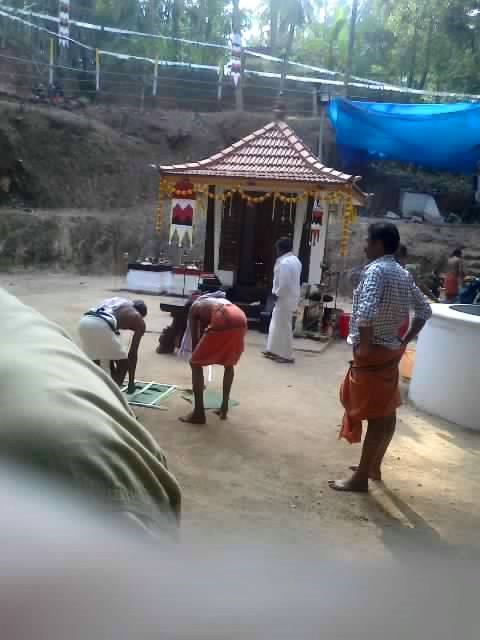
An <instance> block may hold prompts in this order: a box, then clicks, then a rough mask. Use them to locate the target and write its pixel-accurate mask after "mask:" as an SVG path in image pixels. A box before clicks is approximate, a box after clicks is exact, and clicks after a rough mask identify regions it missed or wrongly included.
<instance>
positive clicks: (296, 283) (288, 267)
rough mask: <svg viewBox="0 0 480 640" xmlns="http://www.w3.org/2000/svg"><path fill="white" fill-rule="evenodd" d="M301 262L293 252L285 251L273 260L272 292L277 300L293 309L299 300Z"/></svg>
mask: <svg viewBox="0 0 480 640" xmlns="http://www.w3.org/2000/svg"><path fill="white" fill-rule="evenodd" d="M301 275H302V263H301V262H300V260H299V259H298V258H297V256H295V255H294V254H293V253H291V252H290V253H285V254H284V255H283V256H280V257H279V258H278V259H277V261H276V262H275V267H274V270H273V288H272V293H273V294H274V295H276V296H277V298H278V301H279V302H280V303H281V304H282V305H284V306H285V307H287V308H288V309H289V310H291V311H294V310H295V309H296V308H297V306H298V303H299V301H300V277H301Z"/></svg>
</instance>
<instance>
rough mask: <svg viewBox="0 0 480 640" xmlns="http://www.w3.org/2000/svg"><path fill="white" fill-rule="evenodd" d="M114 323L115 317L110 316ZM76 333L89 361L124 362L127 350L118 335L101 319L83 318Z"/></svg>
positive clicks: (93, 317)
mask: <svg viewBox="0 0 480 640" xmlns="http://www.w3.org/2000/svg"><path fill="white" fill-rule="evenodd" d="M112 317H113V318H114V320H115V322H116V318H115V316H112ZM78 333H79V335H80V340H81V341H82V347H83V350H84V352H85V353H86V354H87V356H88V357H89V358H90V360H100V361H102V360H125V359H126V358H127V357H128V353H127V350H126V348H125V346H124V345H123V344H122V342H121V339H120V336H119V335H118V333H115V331H114V330H113V329H112V327H111V326H110V324H109V323H108V322H106V320H104V319H103V318H98V317H95V316H83V318H82V319H81V320H80V324H79V325H78Z"/></svg>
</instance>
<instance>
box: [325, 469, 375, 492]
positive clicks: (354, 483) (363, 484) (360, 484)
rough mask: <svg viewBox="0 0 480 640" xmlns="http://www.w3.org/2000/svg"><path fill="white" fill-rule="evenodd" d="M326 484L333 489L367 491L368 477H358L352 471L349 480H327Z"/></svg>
mask: <svg viewBox="0 0 480 640" xmlns="http://www.w3.org/2000/svg"><path fill="white" fill-rule="evenodd" d="M328 486H329V487H330V489H333V490H334V491H351V492H355V493H367V492H368V478H364V477H359V476H358V474H356V473H354V474H353V476H352V477H351V478H350V479H349V480H329V481H328Z"/></svg>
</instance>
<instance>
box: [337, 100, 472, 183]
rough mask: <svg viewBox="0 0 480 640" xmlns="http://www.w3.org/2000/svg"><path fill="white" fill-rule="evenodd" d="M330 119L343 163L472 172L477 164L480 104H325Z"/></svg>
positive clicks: (343, 101) (345, 102)
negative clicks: (397, 164) (398, 164)
mask: <svg viewBox="0 0 480 640" xmlns="http://www.w3.org/2000/svg"><path fill="white" fill-rule="evenodd" d="M329 115H330V120H331V121H332V124H333V126H334V128H335V131H336V137H337V144H338V145H340V147H341V150H342V157H343V160H344V162H346V163H347V164H351V163H357V164H358V163H366V162H368V161H369V160H375V159H376V160H378V159H382V158H383V159H389V160H399V161H400V162H406V163H411V164H415V165H418V166H421V167H425V168H430V169H440V170H445V171H450V172H452V173H465V174H473V173H476V172H477V170H478V166H479V162H480V104H477V103H470V102H462V103H457V104H386V103H376V102H349V101H348V100H343V99H337V100H333V101H332V102H331V103H330V109H329Z"/></svg>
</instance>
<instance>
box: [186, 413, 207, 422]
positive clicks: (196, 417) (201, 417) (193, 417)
mask: <svg viewBox="0 0 480 640" xmlns="http://www.w3.org/2000/svg"><path fill="white" fill-rule="evenodd" d="M179 420H180V422H186V423H188V424H205V423H206V422H207V419H206V417H205V414H204V413H203V414H202V413H198V414H197V413H195V411H192V413H189V414H188V416H183V417H182V418H179Z"/></svg>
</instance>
